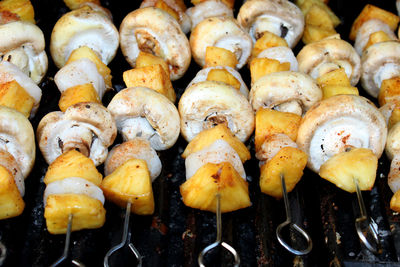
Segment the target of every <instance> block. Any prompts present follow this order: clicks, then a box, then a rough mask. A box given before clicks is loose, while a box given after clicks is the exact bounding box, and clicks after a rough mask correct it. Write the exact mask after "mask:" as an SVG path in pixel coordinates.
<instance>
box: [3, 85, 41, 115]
mask: <svg viewBox="0 0 400 267" xmlns="http://www.w3.org/2000/svg"><path fill="white" fill-rule="evenodd" d="M34 103H35V99H34V98H33V97H32V96H30V95H29V94H28V93H27V92H26V90H25V89H24V88H23V87H22V86H20V85H19V84H18V82H17V81H15V80H12V81H10V82H6V83H3V84H0V105H1V106H6V107H9V108H13V109H16V110H18V111H19V112H21V113H22V114H24V115H25V117H27V118H28V117H29V115H30V114H31V110H32V108H33V105H34Z"/></svg>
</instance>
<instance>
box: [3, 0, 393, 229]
mask: <svg viewBox="0 0 400 267" xmlns="http://www.w3.org/2000/svg"><path fill="white" fill-rule="evenodd" d="M65 2H66V4H67V5H68V6H69V7H70V8H72V9H74V10H73V11H71V12H68V13H67V14H65V15H64V16H62V17H61V18H60V20H59V21H58V22H57V23H56V25H55V27H54V30H53V33H52V36H51V42H50V51H51V55H52V58H53V60H54V62H55V64H56V66H57V67H59V68H60V70H59V71H58V73H57V74H56V76H55V77H54V81H55V83H56V85H57V87H58V89H59V90H60V92H61V98H60V102H59V107H60V110H61V111H56V112H52V113H49V114H48V115H46V116H45V117H43V119H42V120H41V122H40V124H39V126H38V129H37V139H38V143H39V147H40V150H41V152H42V154H43V156H44V158H45V159H46V161H47V163H48V164H50V166H49V169H48V172H47V173H46V176H45V179H44V182H45V183H46V185H47V187H46V191H45V196H44V202H45V217H46V222H47V227H48V230H49V231H50V232H51V233H65V232H66V228H67V223H68V216H69V215H70V214H73V216H74V218H73V224H72V229H73V230H78V229H83V228H95V227H100V226H101V225H103V223H104V220H105V210H104V208H103V203H104V199H105V198H104V195H105V196H106V198H108V199H110V200H112V201H114V202H115V203H117V204H118V205H121V206H124V207H125V206H126V204H127V202H130V203H132V206H131V209H132V211H133V212H135V213H137V214H151V213H152V212H153V210H154V201H153V193H152V189H151V181H152V180H154V179H155V178H156V177H157V176H158V175H159V174H160V172H161V161H160V159H159V158H158V156H157V152H156V151H160V150H166V149H168V148H170V147H171V146H173V145H174V143H175V142H176V140H177V138H178V136H179V134H180V133H182V135H183V137H184V138H185V139H186V140H187V141H188V142H189V145H188V147H187V149H186V150H185V152H184V153H183V155H182V156H183V157H185V159H186V162H185V165H186V176H187V181H186V182H185V183H184V184H183V185H182V186H181V194H182V197H183V201H184V203H185V204H186V205H188V206H190V207H193V208H199V209H202V210H210V211H215V208H216V205H215V201H216V198H215V195H216V193H220V194H221V209H222V212H228V211H233V210H237V209H240V208H244V207H247V206H249V205H250V204H251V203H250V198H249V196H248V188H247V183H246V181H245V180H246V174H245V170H244V168H243V162H245V161H246V160H248V159H249V158H250V153H249V151H248V149H247V147H246V146H245V145H244V142H245V141H246V140H248V138H249V137H250V136H251V135H252V133H253V131H254V128H255V146H256V157H257V158H258V159H259V160H260V166H261V175H260V187H261V190H262V191H263V192H264V193H267V194H269V195H272V196H274V197H281V195H282V192H281V189H280V179H279V177H280V175H284V176H285V179H286V184H287V188H288V190H289V191H290V190H292V189H293V188H294V186H295V185H296V183H297V182H298V181H299V180H300V178H301V176H302V172H303V169H304V168H305V166H306V164H308V166H309V167H310V168H311V169H312V170H313V171H315V172H318V173H319V174H320V175H321V177H323V178H326V179H328V180H330V181H332V182H334V183H335V184H336V185H337V186H339V187H340V188H343V189H344V190H347V191H349V192H354V191H355V183H354V179H356V180H358V182H359V184H360V187H361V189H362V190H369V189H371V188H372V186H373V184H374V180H375V176H376V169H377V160H378V158H379V157H380V156H381V154H382V152H383V150H384V148H385V142H386V135H387V126H386V125H387V123H388V124H389V128H390V131H389V135H388V136H389V138H388V143H387V152H388V156H389V157H390V158H393V161H392V166H391V171H390V174H389V177H390V179H389V184H390V186H391V188H392V190H393V191H394V192H397V191H398V190H397V189H398V187H397V186H396V185H397V184H398V179H397V177H398V172H399V171H398V166H397V165H398V164H399V158H398V156H397V157H396V155H399V152H398V148H397V146H398V145H397V143H398V142H397V139H398V138H397V137H396V134H397V132H396V131H395V129H397V128H398V127H400V126H396V125H398V124H397V121H398V118H399V115H398V114H400V113H399V111H398V105H397V103H398V102H397V96H398V95H399V94H398V90H399V89H397V88H399V86H400V79H399V78H398V71H399V70H400V68H399V66H398V60H397V57H398V53H396V52H395V51H397V50H396V49H398V48H397V47H398V46H399V43H398V42H397V41H396V39H397V38H396V36H395V35H394V33H393V31H394V30H395V29H396V27H397V24H398V22H399V18H398V17H397V16H396V15H394V14H392V13H389V12H386V11H384V10H381V9H379V8H377V7H374V6H371V5H368V6H366V7H365V9H364V10H363V12H362V13H361V14H360V16H359V17H358V18H357V20H356V21H355V23H354V25H353V29H352V34H351V36H350V38H353V37H354V38H355V44H356V49H354V48H353V47H352V46H351V45H350V44H349V43H347V42H345V41H343V40H341V39H340V38H339V37H338V36H337V35H335V31H334V27H335V26H336V25H337V24H338V19H337V17H336V16H335V15H334V14H333V13H332V12H331V11H330V9H329V8H328V7H327V6H326V4H325V3H323V2H321V1H319V0H304V1H298V2H297V4H298V6H296V5H294V4H293V3H291V2H289V1H282V0H279V1H278V0H249V1H246V2H245V4H243V6H242V7H241V8H240V10H239V14H238V17H237V20H235V19H234V18H233V12H232V6H233V3H232V2H231V1H215V0H208V1H194V4H195V6H194V7H191V8H189V9H186V7H185V6H184V3H183V2H182V1H180V0H168V1H167V0H165V1H162V0H158V1H144V2H143V3H142V5H141V8H140V9H137V10H135V11H133V12H131V13H129V14H128V15H127V17H126V18H125V19H124V20H123V22H122V24H121V27H120V31H119V33H118V31H117V29H116V28H115V26H114V25H113V24H112V20H111V14H110V13H109V12H108V10H106V9H105V8H103V7H101V6H99V3H98V2H96V1H86V2H85V1H83V3H78V2H80V1H65ZM0 3H3V5H4V8H3V7H2V6H1V5H0V10H1V11H2V13H1V14H2V21H3V22H4V24H3V25H1V26H0V34H5V36H15V38H14V37H13V38H8V39H10V40H11V44H10V43H8V44H4V47H2V48H1V51H2V55H3V56H2V57H3V61H2V63H0V71H1V75H0V77H1V83H2V85H1V97H0V102H1V104H3V105H6V106H8V107H11V108H14V109H16V110H18V112H17V111H15V110H13V109H10V108H5V107H4V108H3V107H2V108H1V113H0V116H2V117H3V118H7V119H2V120H1V123H2V124H3V123H4V127H3V128H4V133H2V134H1V138H0V140H1V155H2V157H1V158H2V163H1V166H3V167H1V171H2V175H1V180H2V181H1V182H2V184H3V185H4V187H2V188H4V190H2V194H1V199H2V201H1V204H0V215H1V218H9V217H13V216H17V215H19V214H20V213H21V212H22V211H23V207H24V203H23V199H22V196H23V191H24V186H23V180H24V178H26V177H27V176H28V174H29V172H30V170H31V169H32V166H33V162H34V155H35V142H34V134H33V129H32V126H30V124H29V121H28V120H27V119H26V118H27V117H29V116H34V114H35V111H36V110H37V108H38V105H39V103H40V96H41V91H40V88H39V87H38V86H37V85H36V84H37V83H39V82H40V81H41V79H42V78H43V77H44V75H45V73H46V69H47V58H46V54H45V52H44V38H43V34H42V33H41V31H40V29H38V28H37V27H36V26H35V25H34V24H32V23H31V22H27V21H29V20H31V21H32V20H33V8H32V6H31V5H30V2H29V1H25V0H18V1H2V2H0ZM7 3H8V4H7ZM18 4H19V6H18ZM16 6H18V8H17V7H16ZM16 10H23V13H21V12H22V11H18V12H20V13H18V12H17V11H16ZM27 10H31V11H29V12H28V11H27ZM303 13H304V14H303ZM10 14H11V15H10ZM26 17H28V19H26ZM33 21H34V20H33ZM339 22H340V21H339ZM190 30H191V34H190V39H189V40H188V39H187V37H186V35H185V33H188V32H189V31H190ZM3 31H4V33H3ZM303 31H304V35H303ZM10 33H12V35H10ZM34 33H35V34H36V33H37V34H36V35H34V36H32V35H33V34H34ZM332 34H333V36H332ZM31 36H32V37H31ZM302 36H303V42H304V43H309V44H308V45H306V46H305V47H304V48H303V49H302V50H301V51H300V53H299V54H298V55H297V58H296V57H295V56H294V54H293V52H292V50H291V49H290V48H293V47H294V46H295V45H296V44H297V42H298V41H299V40H300V38H301V37H302ZM326 37H328V38H326ZM6 39H7V38H2V40H6ZM119 44H120V45H121V49H122V52H123V54H124V56H125V57H126V59H127V61H128V62H129V63H130V64H131V66H132V67H133V69H132V70H129V71H126V72H125V73H124V75H123V76H124V82H125V83H126V86H127V89H124V90H121V91H120V92H119V93H117V94H116V95H115V97H114V98H113V99H112V101H111V102H110V104H109V105H108V107H107V108H105V107H104V106H102V105H101V98H102V96H103V95H104V92H105V91H106V90H107V89H110V88H112V84H111V70H110V69H109V68H108V67H107V64H108V63H109V62H110V61H111V60H112V59H113V57H114V56H115V54H116V51H117V49H118V45H119ZM385 46H390V47H391V48H389V49H388V50H384V49H383V47H385ZM357 51H358V53H360V54H361V53H362V57H361V58H360V55H359V54H357ZM192 55H193V58H194V59H195V61H196V62H197V63H198V64H199V65H201V66H202V67H204V68H203V69H202V70H201V71H200V72H199V73H198V74H197V75H196V77H195V78H194V79H193V81H192V82H191V83H190V84H189V85H188V87H187V89H186V90H185V92H184V94H183V95H182V97H181V99H180V100H179V104H178V109H177V108H176V107H175V105H174V102H175V99H176V96H175V92H174V89H173V87H172V83H171V80H176V79H179V78H180V77H182V76H183V74H184V73H185V72H186V70H187V68H188V66H189V63H190V60H191V56H192ZM246 63H248V66H249V68H250V72H251V90H250V92H249V90H248V88H247V86H246V84H245V83H244V82H243V80H242V79H241V77H240V73H239V72H238V71H237V70H238V69H240V68H242V67H243V66H245V65H246ZM360 77H361V81H362V85H363V87H364V88H365V89H366V90H367V91H368V92H371V93H370V94H371V95H372V96H374V97H376V96H377V93H372V92H375V91H374V90H376V89H371V88H380V93H379V103H380V104H381V105H383V107H382V111H383V114H384V115H385V116H383V115H382V114H381V112H379V111H378V109H377V108H376V107H375V106H374V105H373V104H372V103H371V102H370V101H368V100H367V99H365V98H363V97H359V96H358V90H357V88H355V87H353V86H355V85H356V84H357V83H358V80H359V79H360ZM378 91H379V90H378ZM322 99H323V100H322ZM321 100H322V101H321ZM254 114H256V115H255V116H254ZM385 118H386V119H385ZM117 130H118V132H120V134H121V135H122V137H123V141H124V142H123V143H122V144H120V145H117V146H114V148H113V149H112V150H111V151H110V152H108V147H109V146H111V145H112V144H113V142H114V139H115V137H116V135H117ZM103 163H105V175H106V177H105V178H104V179H102V175H101V174H100V173H99V172H98V171H97V169H96V166H98V165H100V164H103ZM396 166H397V167H396ZM103 194H104V195H103ZM396 196H397V194H395V196H394V198H393V199H392V203H391V204H392V208H393V209H395V210H398V209H399V203H398V201H399V200H398V197H396Z"/></svg>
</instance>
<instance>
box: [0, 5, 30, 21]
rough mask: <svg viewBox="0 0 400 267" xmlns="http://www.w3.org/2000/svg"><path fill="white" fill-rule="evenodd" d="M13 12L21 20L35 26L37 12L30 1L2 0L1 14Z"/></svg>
mask: <svg viewBox="0 0 400 267" xmlns="http://www.w3.org/2000/svg"><path fill="white" fill-rule="evenodd" d="M7 11H8V12H11V13H13V14H16V15H17V16H18V17H19V18H20V19H21V20H23V21H28V22H30V23H33V24H35V23H36V22H35V10H34V9H33V6H32V3H31V1H30V0H2V1H0V12H7Z"/></svg>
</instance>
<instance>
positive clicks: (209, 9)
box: [186, 0, 233, 30]
mask: <svg viewBox="0 0 400 267" xmlns="http://www.w3.org/2000/svg"><path fill="white" fill-rule="evenodd" d="M186 14H187V15H188V16H189V18H190V20H191V21H192V30H193V29H194V28H195V27H196V26H197V24H199V23H200V22H202V21H203V20H205V19H208V18H212V17H231V18H233V10H232V6H229V5H227V4H226V3H224V1H219V0H207V1H201V2H200V3H196V5H195V6H193V7H190V8H188V9H187V10H186Z"/></svg>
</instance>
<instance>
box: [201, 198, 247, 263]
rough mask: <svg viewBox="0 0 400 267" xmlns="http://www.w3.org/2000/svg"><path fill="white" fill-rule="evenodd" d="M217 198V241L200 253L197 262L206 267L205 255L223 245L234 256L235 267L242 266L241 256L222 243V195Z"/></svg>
mask: <svg viewBox="0 0 400 267" xmlns="http://www.w3.org/2000/svg"><path fill="white" fill-rule="evenodd" d="M216 198H217V210H216V216H217V239H216V240H215V242H214V243H212V244H210V245H208V246H207V247H205V248H204V249H203V250H202V251H201V252H200V254H199V257H198V259H197V262H198V264H199V265H200V267H205V265H204V255H206V254H207V253H208V252H209V251H211V250H213V249H214V248H216V247H218V246H219V245H221V246H222V247H223V248H225V249H226V250H228V251H229V252H230V253H231V254H232V255H233V257H234V260H235V262H234V265H233V266H235V267H238V266H239V265H240V257H239V254H238V253H237V252H236V250H235V249H234V248H233V247H232V246H230V245H229V244H228V243H225V242H222V219H221V195H220V194H219V193H218V194H217V195H216Z"/></svg>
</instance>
